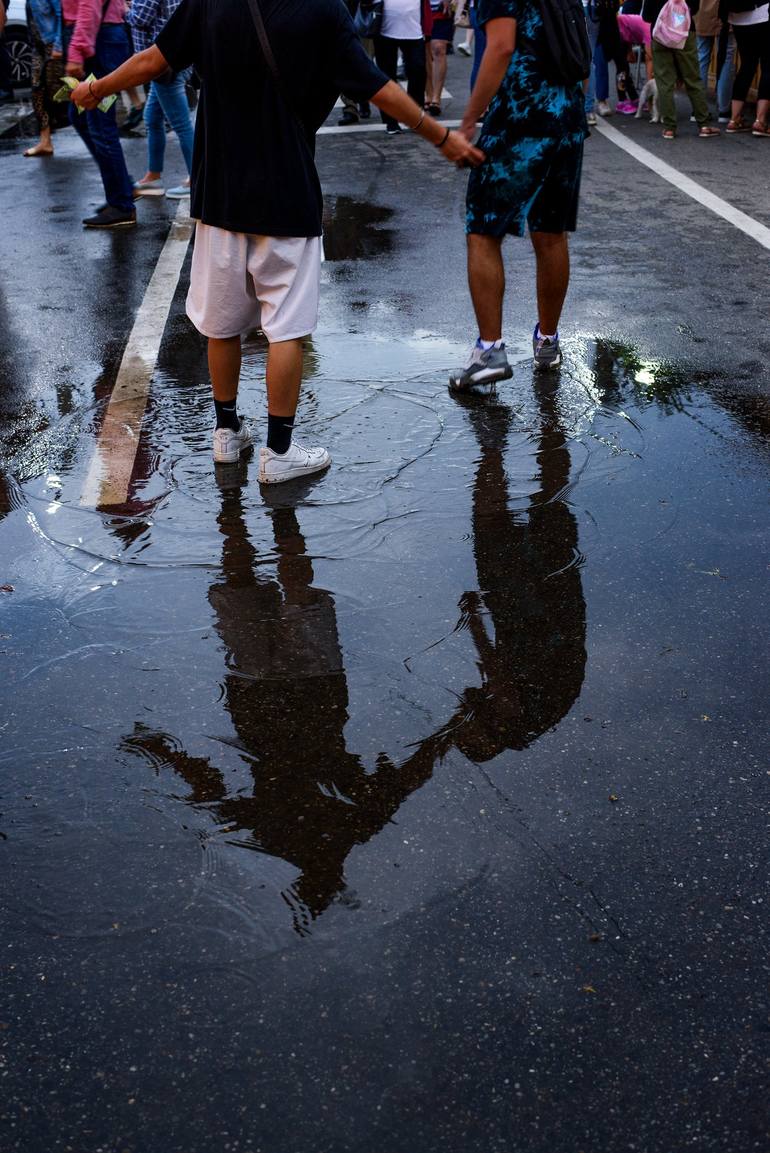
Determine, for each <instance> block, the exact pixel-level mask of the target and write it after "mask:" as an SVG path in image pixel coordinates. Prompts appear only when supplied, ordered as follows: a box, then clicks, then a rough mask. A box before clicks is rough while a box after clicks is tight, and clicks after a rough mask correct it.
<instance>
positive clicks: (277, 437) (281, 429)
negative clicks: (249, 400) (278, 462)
mask: <svg viewBox="0 0 770 1153" xmlns="http://www.w3.org/2000/svg"><path fill="white" fill-rule="evenodd" d="M293 428H294V417H293V416H273V415H272V413H268V414H267V447H268V448H271V449H272V450H273V452H280V453H281V454H283V453H284V452H288V449H289V445H290V444H291V434H292V430H293Z"/></svg>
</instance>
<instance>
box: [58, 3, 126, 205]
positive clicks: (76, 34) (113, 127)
mask: <svg viewBox="0 0 770 1153" xmlns="http://www.w3.org/2000/svg"><path fill="white" fill-rule="evenodd" d="M125 11H126V5H125V0H105V3H104V4H103V5H102V2H101V0H62V16H63V18H64V33H63V46H64V55H65V59H66V61H67V65H66V69H65V72H66V75H67V76H74V77H75V78H76V79H77V80H83V79H84V77H85V74H86V72H85V66H86V63H87V64H88V68H89V70H90V71H91V72H93V74H94V76H95V77H97V79H98V78H99V77H100V76H106V75H107V73H108V72H112V71H113V70H114V69H115V68H118V67H119V66H120V65H121V64H123V63H124V62H125V61H126V60H127V59H128V57H129V55H130V49H129V44H128V37H127V36H126V30H125V26H124V17H125ZM70 120H71V123H72V125H73V126H74V128H75V131H76V132H77V133H78V135H79V136H80V138H81V140H82V141H83V143H84V144H85V146H86V148H87V149H88V151H89V152H90V153H91V155H92V156H93V158H94V160H95V161H96V163H97V165H98V166H99V173H100V175H101V178H102V184H103V186H104V195H105V198H106V201H107V203H106V204H104V205H103V206H102V207H101V208H99V209H98V210H97V211H96V212H95V213H94V214H93V215H92V216H87V217H86V218H85V220H84V221H83V224H84V225H85V227H86V228H127V227H131V226H132V225H135V224H136V209H135V208H134V185H133V181H132V180H131V177H130V176H129V175H128V169H127V168H126V160H125V157H124V156H123V149H122V148H121V146H120V137H119V135H118V125H117V121H116V118H115V105H114V104H113V105H112V106H111V107H110V109H109V111H107V112H100V111H99V110H98V109H97V108H96V107H95V105H94V104H93V102H91V103H90V106H89V110H88V111H87V112H83V113H78V111H77V109H76V108H75V107H74V105H71V106H70Z"/></svg>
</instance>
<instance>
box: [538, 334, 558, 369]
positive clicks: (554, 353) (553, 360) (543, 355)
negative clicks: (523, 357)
mask: <svg viewBox="0 0 770 1153" xmlns="http://www.w3.org/2000/svg"><path fill="white" fill-rule="evenodd" d="M532 353H533V355H534V357H535V368H536V369H538V371H541V370H542V369H548V368H558V367H559V365H560V364H561V345H560V344H559V334H558V332H557V333H556V336H555V337H554V338H553V339H551V337H550V336H540V335H539V332H538V326H537V325H535V331H534V332H533V334H532Z"/></svg>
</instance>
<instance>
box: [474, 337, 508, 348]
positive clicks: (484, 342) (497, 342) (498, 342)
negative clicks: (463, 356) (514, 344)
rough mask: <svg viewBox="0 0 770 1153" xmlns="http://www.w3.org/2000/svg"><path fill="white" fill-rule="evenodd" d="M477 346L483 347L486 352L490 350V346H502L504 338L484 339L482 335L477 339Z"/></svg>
mask: <svg viewBox="0 0 770 1153" xmlns="http://www.w3.org/2000/svg"><path fill="white" fill-rule="evenodd" d="M476 347H477V348H481V349H483V350H484V352H489V350H490V348H502V347H503V342H502V340H482V339H481V337H479V338H478V340H477V341H476Z"/></svg>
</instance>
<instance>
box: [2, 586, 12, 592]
mask: <svg viewBox="0 0 770 1153" xmlns="http://www.w3.org/2000/svg"><path fill="white" fill-rule="evenodd" d="M12 592H13V585H0V593H12Z"/></svg>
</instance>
